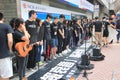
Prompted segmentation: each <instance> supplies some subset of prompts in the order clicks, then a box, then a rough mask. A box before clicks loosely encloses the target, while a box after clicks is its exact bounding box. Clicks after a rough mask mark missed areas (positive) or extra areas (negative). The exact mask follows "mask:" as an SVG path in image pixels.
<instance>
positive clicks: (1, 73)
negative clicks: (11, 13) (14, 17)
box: [0, 12, 13, 80]
mask: <svg viewBox="0 0 120 80" xmlns="http://www.w3.org/2000/svg"><path fill="white" fill-rule="evenodd" d="M12 33H13V30H12V28H11V26H9V25H7V24H5V23H4V15H3V13H1V12H0V80H9V78H10V77H12V76H13V69H12V60H11V58H10V56H11V54H12V53H13V52H12V45H13V37H12Z"/></svg>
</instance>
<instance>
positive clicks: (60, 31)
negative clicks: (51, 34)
mask: <svg viewBox="0 0 120 80" xmlns="http://www.w3.org/2000/svg"><path fill="white" fill-rule="evenodd" d="M59 19H60V20H59V22H58V54H59V55H60V56H62V54H61V53H62V50H63V39H64V38H65V36H64V28H63V21H64V20H65V16H64V15H63V14H61V15H60V16H59Z"/></svg>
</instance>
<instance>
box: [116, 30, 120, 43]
mask: <svg viewBox="0 0 120 80" xmlns="http://www.w3.org/2000/svg"><path fill="white" fill-rule="evenodd" d="M116 31H117V32H118V34H117V41H119V38H120V29H116Z"/></svg>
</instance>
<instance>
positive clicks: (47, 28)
mask: <svg viewBox="0 0 120 80" xmlns="http://www.w3.org/2000/svg"><path fill="white" fill-rule="evenodd" d="M51 19H52V16H51V15H50V14H47V16H46V21H44V22H43V27H44V38H43V50H44V54H45V56H44V60H45V61H46V60H50V42H51V28H50V21H51Z"/></svg>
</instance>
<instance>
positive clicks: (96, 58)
mask: <svg viewBox="0 0 120 80" xmlns="http://www.w3.org/2000/svg"><path fill="white" fill-rule="evenodd" d="M104 58H105V56H104V55H103V54H102V53H101V51H100V49H99V48H94V49H93V54H92V55H91V56H90V60H92V61H101V60H104Z"/></svg>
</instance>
